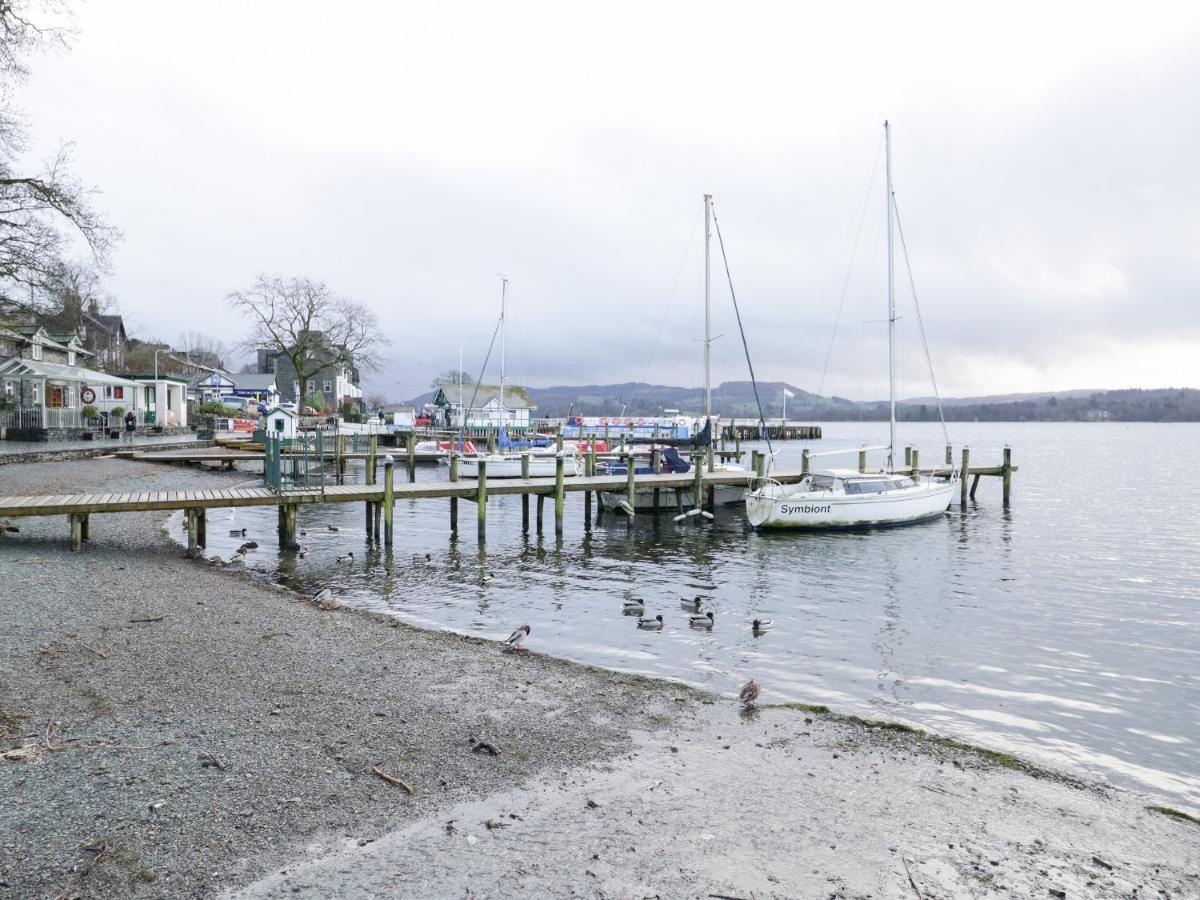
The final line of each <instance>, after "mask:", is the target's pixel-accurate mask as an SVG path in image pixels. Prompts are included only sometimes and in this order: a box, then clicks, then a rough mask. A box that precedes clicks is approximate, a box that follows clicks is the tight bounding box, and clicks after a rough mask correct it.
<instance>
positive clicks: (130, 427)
mask: <svg viewBox="0 0 1200 900" xmlns="http://www.w3.org/2000/svg"><path fill="white" fill-rule="evenodd" d="M136 430H137V416H135V415H134V414H133V410H132V409H131V410H129V412H127V413H125V441H126V442H127V443H130V444H132V443H133V433H134V432H135V431H136Z"/></svg>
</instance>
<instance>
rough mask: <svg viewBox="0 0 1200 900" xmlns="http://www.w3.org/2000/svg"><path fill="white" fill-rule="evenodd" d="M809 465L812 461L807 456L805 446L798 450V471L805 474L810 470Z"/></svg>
mask: <svg viewBox="0 0 1200 900" xmlns="http://www.w3.org/2000/svg"><path fill="white" fill-rule="evenodd" d="M811 466H812V463H811V462H810V461H809V458H808V448H807V447H805V448H804V449H803V450H801V451H800V472H801V473H802V474H804V475H807V474H808V473H809V472H810V471H812V469H811Z"/></svg>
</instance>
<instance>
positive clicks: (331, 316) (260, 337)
mask: <svg viewBox="0 0 1200 900" xmlns="http://www.w3.org/2000/svg"><path fill="white" fill-rule="evenodd" d="M227 299H228V301H229V304H230V306H232V307H233V308H234V309H236V310H237V311H239V312H241V313H242V314H244V315H245V317H246V319H247V320H248V321H249V322H251V323H252V325H251V333H250V337H249V338H248V339H247V340H246V341H245V346H246V347H247V348H249V349H254V350H269V351H274V352H277V353H279V354H280V356H282V357H285V358H286V359H287V360H288V361H289V362H290V363H291V364H292V368H293V369H294V370H295V372H296V381H297V382H299V386H300V394H299V396H300V397H302V398H306V397H308V393H309V391H308V385H309V382H310V381H311V380H312V378H313V376H315V375H316V374H317V373H318V372H320V371H321V370H322V369H325V368H328V367H335V366H341V365H349V366H355V367H357V368H359V369H374V368H377V367H378V365H379V363H380V356H379V354H380V351H381V350H382V348H383V346H384V344H386V343H387V341H386V340H385V339H384V338H383V336H382V335H381V334H380V332H379V322H378V321H377V320H376V318H375V314H374V313H373V312H371V310H370V308H369V307H367V306H366V304H364V303H360V302H358V301H355V300H351V299H349V298H347V297H339V296H337V295H336V294H334V293H333V292H332V291H330V289H329V287H328V286H327V285H326V284H325V283H324V282H323V281H314V280H312V279H310V278H280V277H274V276H267V275H260V276H259V277H258V278H257V279H256V280H255V282H254V284H253V285H252V286H251V287H250V288H249V290H245V291H235V292H233V293H232V294H230V295H229V297H228V298H227Z"/></svg>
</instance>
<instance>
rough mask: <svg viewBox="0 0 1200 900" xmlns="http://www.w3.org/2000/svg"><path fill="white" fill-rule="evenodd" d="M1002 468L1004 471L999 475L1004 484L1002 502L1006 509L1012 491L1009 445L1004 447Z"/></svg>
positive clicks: (1010, 451) (1010, 449)
mask: <svg viewBox="0 0 1200 900" xmlns="http://www.w3.org/2000/svg"><path fill="white" fill-rule="evenodd" d="M1003 468H1004V472H1003V474H1002V475H1001V478H1002V479H1003V482H1002V483H1003V486H1004V501H1003V502H1004V508H1005V509H1008V501H1009V497H1010V495H1011V493H1012V448H1011V447H1005V448H1004V463H1003Z"/></svg>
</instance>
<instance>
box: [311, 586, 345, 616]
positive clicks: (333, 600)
mask: <svg viewBox="0 0 1200 900" xmlns="http://www.w3.org/2000/svg"><path fill="white" fill-rule="evenodd" d="M313 602H314V603H316V604H317V609H321V610H324V611H326V612H329V611H331V610H334V609H341V607H342V602H341V601H340V600H338V598H337V597H335V596H333V591H332V590H330V589H329V588H323V589H322V590H320V591H317V593H316V595H315V596H314V597H313Z"/></svg>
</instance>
